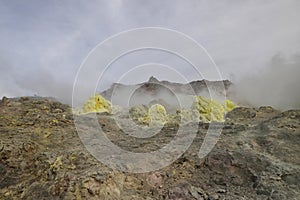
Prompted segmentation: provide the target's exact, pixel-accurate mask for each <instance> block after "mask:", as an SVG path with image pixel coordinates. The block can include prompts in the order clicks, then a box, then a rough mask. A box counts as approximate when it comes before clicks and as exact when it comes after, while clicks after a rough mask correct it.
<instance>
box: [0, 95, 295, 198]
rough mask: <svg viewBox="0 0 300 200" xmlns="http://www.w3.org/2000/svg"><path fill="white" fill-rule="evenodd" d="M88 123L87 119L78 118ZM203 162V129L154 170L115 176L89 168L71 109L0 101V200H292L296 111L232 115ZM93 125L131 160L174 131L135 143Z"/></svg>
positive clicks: (109, 122)
mask: <svg viewBox="0 0 300 200" xmlns="http://www.w3.org/2000/svg"><path fill="white" fill-rule="evenodd" d="M85 117H87V118H88V116H85ZM227 117H228V119H227V121H226V123H225V127H224V129H223V132H222V135H221V137H220V139H219V141H218V143H217V145H216V146H215V147H214V149H213V151H212V152H210V153H209V154H208V156H207V157H205V158H204V159H199V158H198V156H197V153H198V151H199V148H200V146H201V144H202V141H203V137H204V136H205V133H206V130H207V127H208V125H207V124H202V123H200V124H198V123H191V124H188V126H189V127H190V128H191V129H195V128H196V129H198V132H197V137H196V139H195V140H194V142H193V144H192V145H191V146H190V148H189V149H188V151H187V152H185V153H184V155H183V156H181V157H180V158H179V159H178V160H177V161H176V162H174V163H173V164H171V165H170V166H168V167H166V168H163V169H161V170H158V171H155V172H149V173H143V174H129V173H124V172H119V171H116V170H113V169H111V168H109V167H108V166H105V165H104V164H102V163H100V162H99V161H97V160H96V159H95V158H94V157H92V156H91V155H90V153H89V152H88V151H87V150H86V149H85V148H84V146H83V144H82V143H81V141H80V139H79V137H78V134H77V132H76V129H75V126H74V122H73V115H72V113H71V108H70V107H69V106H67V105H64V104H61V103H59V102H57V101H55V100H53V99H49V98H35V97H22V98H18V99H7V98H3V99H2V101H0V140H1V143H0V156H1V161H0V175H1V176H0V199H128V200H129V199H149V200H150V199H174V200H175V199H209V200H214V199H274V200H275V199H279V200H283V199H300V146H299V141H300V110H290V111H286V112H279V111H276V110H274V109H272V108H271V107H261V108H258V109H254V108H236V109H235V110H233V111H232V112H230V113H229V114H228V116H227ZM98 121H99V124H100V125H101V126H102V128H103V130H104V131H105V133H106V134H107V137H108V138H109V139H110V140H111V141H113V142H114V143H115V144H116V145H118V146H120V147H122V148H124V149H127V150H130V151H134V152H147V151H153V150H156V149H158V148H160V147H161V146H163V145H165V144H167V143H168V142H170V141H171V140H172V137H174V134H176V130H177V126H176V125H168V126H165V127H164V128H163V130H162V132H161V133H160V134H158V135H157V136H156V137H152V138H148V139H137V138H133V137H130V136H128V135H125V134H122V130H121V129H120V128H119V127H118V126H117V125H116V123H115V122H114V120H113V118H112V117H111V116H110V115H98Z"/></svg>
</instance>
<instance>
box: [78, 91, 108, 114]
mask: <svg viewBox="0 0 300 200" xmlns="http://www.w3.org/2000/svg"><path fill="white" fill-rule="evenodd" d="M83 112H84V113H89V112H97V113H111V103H110V102H109V101H107V100H106V99H104V98H103V97H102V96H101V95H99V94H96V95H95V96H91V97H90V98H89V99H88V100H87V101H86V102H85V103H84V107H83Z"/></svg>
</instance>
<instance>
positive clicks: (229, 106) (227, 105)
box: [225, 99, 237, 112]
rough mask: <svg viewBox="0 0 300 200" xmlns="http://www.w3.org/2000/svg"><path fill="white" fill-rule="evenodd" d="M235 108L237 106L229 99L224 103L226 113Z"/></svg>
mask: <svg viewBox="0 0 300 200" xmlns="http://www.w3.org/2000/svg"><path fill="white" fill-rule="evenodd" d="M236 107H237V105H236V104H235V103H234V102H232V101H230V100H229V99H226V102H225V108H226V112H229V111H232V110H233V109H234V108H236Z"/></svg>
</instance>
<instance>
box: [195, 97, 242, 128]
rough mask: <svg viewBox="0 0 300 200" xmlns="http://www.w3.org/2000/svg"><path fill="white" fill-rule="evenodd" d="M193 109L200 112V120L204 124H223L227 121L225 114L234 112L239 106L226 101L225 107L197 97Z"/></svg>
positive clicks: (213, 101)
mask: <svg viewBox="0 0 300 200" xmlns="http://www.w3.org/2000/svg"><path fill="white" fill-rule="evenodd" d="M193 107H194V108H195V109H196V110H198V111H199V114H200V120H201V121H203V122H212V121H218V122H222V121H224V120H225V118H224V115H225V112H229V111H231V110H233V109H234V108H235V107H237V105H236V104H235V103H234V102H232V101H230V100H228V99H227V100H226V101H225V106H223V105H222V104H220V103H219V102H217V101H215V100H211V99H208V98H205V97H202V96H197V97H196V100H195V102H194V105H193Z"/></svg>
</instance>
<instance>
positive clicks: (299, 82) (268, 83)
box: [229, 54, 300, 110]
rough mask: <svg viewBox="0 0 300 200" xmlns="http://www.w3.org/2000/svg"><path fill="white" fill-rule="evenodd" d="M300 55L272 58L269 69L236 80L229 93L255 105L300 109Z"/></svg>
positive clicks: (279, 55) (238, 99) (278, 55)
mask: <svg viewBox="0 0 300 200" xmlns="http://www.w3.org/2000/svg"><path fill="white" fill-rule="evenodd" d="M299 75H300V55H295V56H293V57H292V58H289V59H288V58H286V57H284V56H283V55H282V54H277V55H275V56H273V58H272V60H271V62H270V63H269V66H268V67H266V68H264V69H263V70H261V71H258V72H256V73H253V74H249V75H248V76H245V77H244V78H243V79H241V80H239V81H237V82H236V83H235V85H234V86H233V87H232V88H231V89H230V91H229V93H233V94H234V96H236V98H237V101H239V102H243V103H246V104H250V105H252V106H262V105H270V106H273V107H275V108H277V109H280V110H288V109H295V108H297V109H299V108H300V89H299V86H300V79H299Z"/></svg>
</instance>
